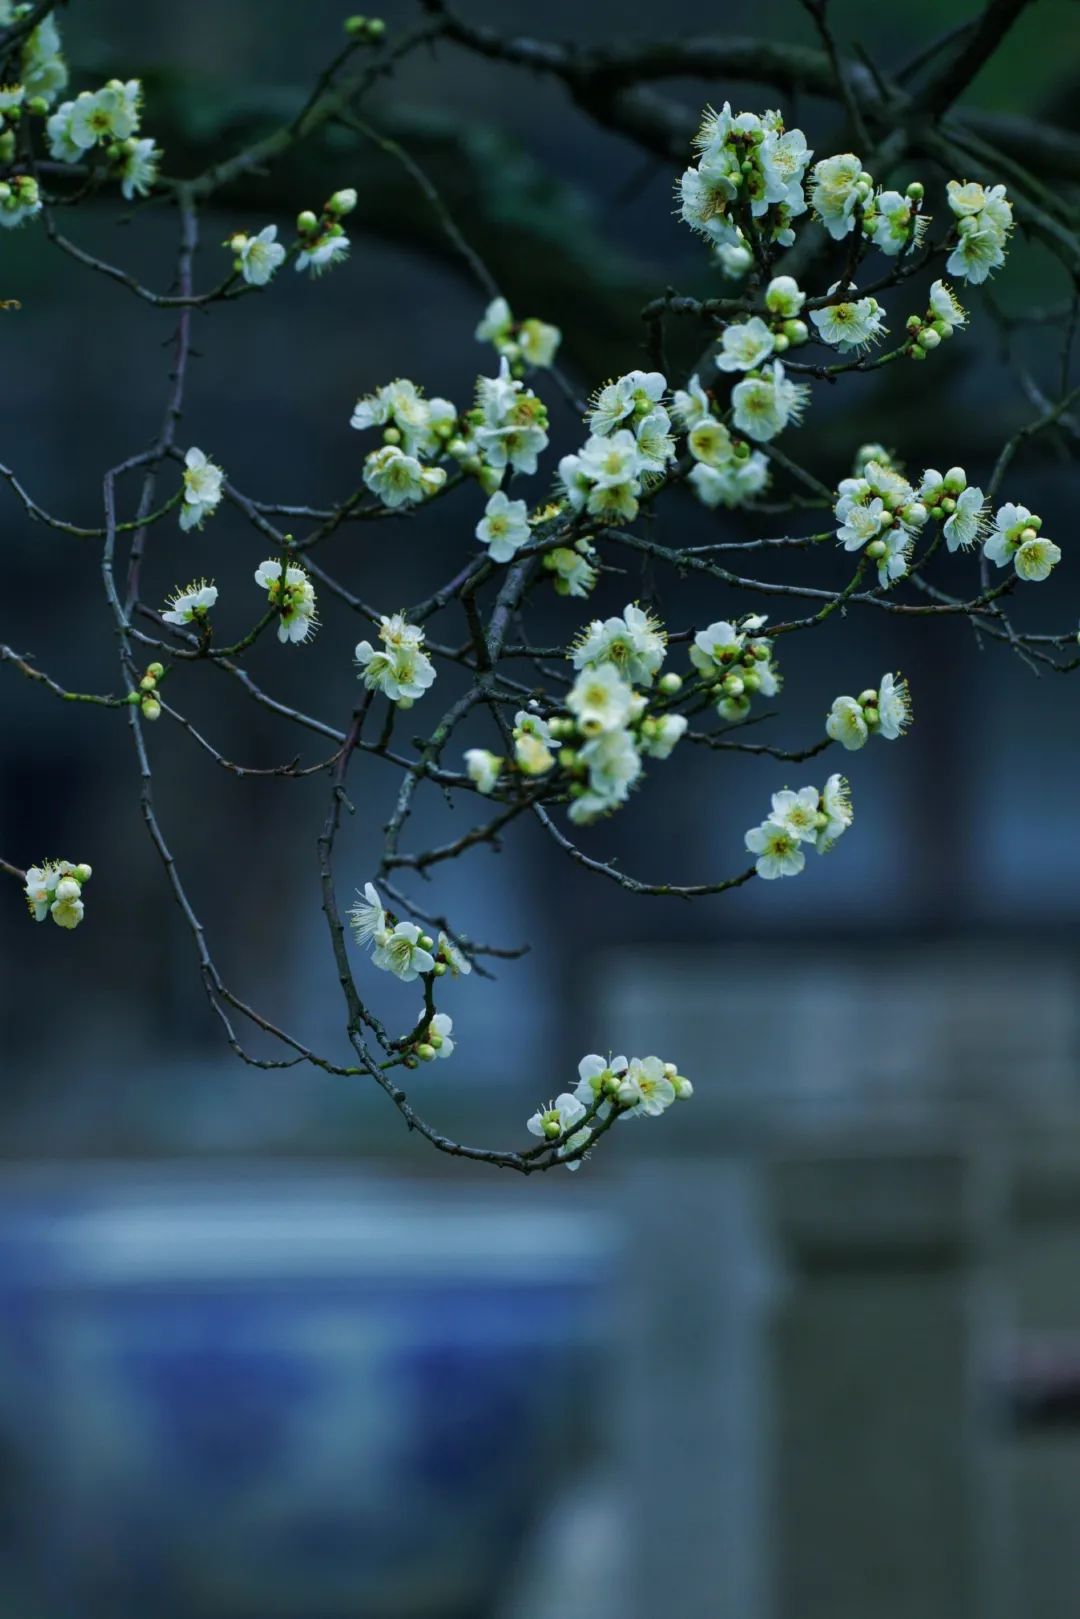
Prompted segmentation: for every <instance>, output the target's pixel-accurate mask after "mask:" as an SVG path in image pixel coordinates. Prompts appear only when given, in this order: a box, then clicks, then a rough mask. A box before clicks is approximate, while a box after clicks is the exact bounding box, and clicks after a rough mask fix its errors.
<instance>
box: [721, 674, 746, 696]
mask: <svg viewBox="0 0 1080 1619" xmlns="http://www.w3.org/2000/svg"><path fill="white" fill-rule="evenodd" d="M723 685H724V693H725V695H726V696H728V697H741V696H742V694H743V692H744V691H745V689H746V683H745V681H744V680H743V679H742V677H741V676H740V675H726V676H725V677H724V682H723Z"/></svg>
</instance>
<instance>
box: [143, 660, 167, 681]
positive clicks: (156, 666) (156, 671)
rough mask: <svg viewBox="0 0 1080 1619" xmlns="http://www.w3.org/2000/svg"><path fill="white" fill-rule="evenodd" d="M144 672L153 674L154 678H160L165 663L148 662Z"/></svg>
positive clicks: (163, 671)
mask: <svg viewBox="0 0 1080 1619" xmlns="http://www.w3.org/2000/svg"><path fill="white" fill-rule="evenodd" d="M146 672H147V674H148V675H153V677H154V679H155V680H160V679H161V677H162V675H163V674H164V673H165V665H164V664H163V663H148V664H147V666H146Z"/></svg>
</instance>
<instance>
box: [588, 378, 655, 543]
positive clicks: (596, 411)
mask: <svg viewBox="0 0 1080 1619" xmlns="http://www.w3.org/2000/svg"><path fill="white" fill-rule="evenodd" d="M666 391H667V380H666V378H665V377H664V376H663V374H662V373H661V372H659V371H629V372H627V373H626V375H625V376H622V377H618V378H616V380H615V381H614V382H609V383H607V384H605V386H604V387H603V388H601V389H600V390H599V392H598V393H597V395H596V397H595V399H594V400H593V403H592V408H591V409H590V410H589V412H588V415H587V418H586V420H587V421H588V424H589V427H590V429H591V433H590V436H589V438H588V439H587V440H586V442H585V444H584V445H583V446H582V448H581V449H580V450H579V451H578V452H577V453H576V454H575V455H564V456H563V458H562V460H561V461H560V462H559V482H560V484H561V486H562V489H563V491H564V493H565V496H566V499H567V501H568V502H569V505H570V509H571V511H574V512H587V513H588V514H589V516H590V517H597V518H600V519H602V520H603V521H605V522H611V523H618V522H627V523H629V522H632V521H633V520H634V518H635V517H636V516H637V514H638V507H639V501H640V496H641V493H642V489H643V487H644V485H645V484H646V482H648V481H650V480H652V481H655V480H656V479H657V478H658V477H659V476H660V475H661V474H662V473H663V472H664V471H665V470H666V469H667V467H668V465H669V463H670V462H671V461H673V460H674V458H675V440H674V439H673V437H672V435H671V417H670V415H669V414H668V412H667V410H666V408H665V406H664V404H663V399H664V396H665V393H666Z"/></svg>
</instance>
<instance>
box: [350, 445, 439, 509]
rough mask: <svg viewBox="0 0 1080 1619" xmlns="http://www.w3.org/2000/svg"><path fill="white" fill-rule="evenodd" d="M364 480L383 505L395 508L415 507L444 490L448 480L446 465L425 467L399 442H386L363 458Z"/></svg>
mask: <svg viewBox="0 0 1080 1619" xmlns="http://www.w3.org/2000/svg"><path fill="white" fill-rule="evenodd" d="M364 482H365V483H366V484H367V486H368V488H369V489H370V490H371V492H372V494H373V495H378V497H379V499H380V500H381V501H382V503H383V505H384V506H389V507H390V509H391V510H396V509H397V508H398V507H400V506H415V505H418V504H419V502H420V501H422V500H426V499H427V497H428V496H429V495H433V494H435V493H436V491H437V490H439V489H441V488H442V486H443V484H444V483H445V482H446V471H445V469H444V468H443V467H426V466H424V465H422V463H421V462H420V461H418V460H417V458H416V456H414V455H406V453H405V451H404V450H402V449H401V448H400V447H399V446H398V445H396V444H384V445H383V446H382V448H381V449H378V450H372V451H371V453H370V455H368V456H366V457H365V459H364Z"/></svg>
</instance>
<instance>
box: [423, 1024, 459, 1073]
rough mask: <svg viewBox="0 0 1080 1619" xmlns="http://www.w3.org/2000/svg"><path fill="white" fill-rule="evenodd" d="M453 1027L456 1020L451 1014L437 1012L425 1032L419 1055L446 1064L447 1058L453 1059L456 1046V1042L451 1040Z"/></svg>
mask: <svg viewBox="0 0 1080 1619" xmlns="http://www.w3.org/2000/svg"><path fill="white" fill-rule="evenodd" d="M453 1027H454V1020H453V1018H452V1017H450V1015H449V1013H447V1012H436V1013H435V1016H434V1017H433V1018H432V1019H431V1021H430V1022H429V1023H428V1026H427V1028H426V1029H425V1030H424V1033H423V1035H422V1037H421V1044H420V1046H419V1047H418V1049H417V1055H418V1056H422V1057H429V1058H430V1057H431V1056H435V1057H438V1058H440V1059H441V1060H442V1061H444V1062H445V1060H446V1058H447V1057H452V1056H453V1055H454V1048H455V1045H456V1041H454V1040H452V1039H451V1031H452V1030H453ZM425 1046H426V1047H427V1050H426V1051H425V1050H424V1047H425Z"/></svg>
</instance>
